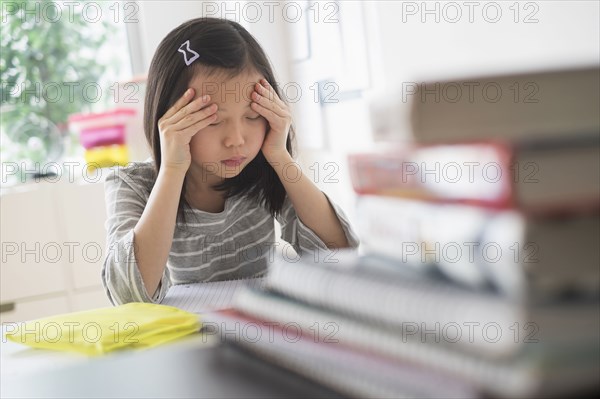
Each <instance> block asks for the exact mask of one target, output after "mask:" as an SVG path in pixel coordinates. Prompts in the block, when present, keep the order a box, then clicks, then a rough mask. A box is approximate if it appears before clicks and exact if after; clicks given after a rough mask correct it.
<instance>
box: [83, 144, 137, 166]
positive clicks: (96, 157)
mask: <svg viewBox="0 0 600 399" xmlns="http://www.w3.org/2000/svg"><path fill="white" fill-rule="evenodd" d="M84 156H85V161H86V162H87V164H88V165H87V166H88V169H91V170H94V169H97V168H105V167H108V166H115V165H121V166H126V165H127V163H128V162H129V151H128V149H127V145H125V144H121V145H108V146H102V147H95V148H90V149H89V150H86V151H85V154H84Z"/></svg>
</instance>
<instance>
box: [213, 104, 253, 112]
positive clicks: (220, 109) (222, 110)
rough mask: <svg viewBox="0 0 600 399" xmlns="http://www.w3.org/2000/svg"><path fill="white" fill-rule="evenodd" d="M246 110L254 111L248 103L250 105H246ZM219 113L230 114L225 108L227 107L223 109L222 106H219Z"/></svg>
mask: <svg viewBox="0 0 600 399" xmlns="http://www.w3.org/2000/svg"><path fill="white" fill-rule="evenodd" d="M246 108H250V109H252V107H251V106H250V103H248V104H247V105H246ZM217 112H224V113H228V111H227V108H225V107H222V106H219V109H218V110H217Z"/></svg>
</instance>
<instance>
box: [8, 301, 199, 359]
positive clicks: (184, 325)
mask: <svg viewBox="0 0 600 399" xmlns="http://www.w3.org/2000/svg"><path fill="white" fill-rule="evenodd" d="M200 326H201V324H200V320H199V318H198V315H196V314H194V313H190V312H186V311H184V310H181V309H178V308H175V307H172V306H166V305H158V304H153V303H141V302H133V303H128V304H125V305H120V306H115V307H108V308H100V309H94V310H88V311H83V312H75V313H67V314H63V315H58V316H53V317H48V318H43V319H37V320H31V321H28V322H23V323H14V324H9V325H6V326H5V327H6V328H5V331H6V334H5V336H6V338H7V339H9V340H11V341H13V342H17V343H21V344H24V345H28V346H31V347H33V348H44V349H53V350H59V351H68V352H79V353H83V354H86V355H101V354H104V353H108V352H111V351H114V350H117V349H123V348H135V349H143V348H150V347H153V346H156V345H159V344H161V343H164V342H168V341H172V340H174V339H177V338H180V337H183V336H185V335H188V334H191V333H194V332H197V331H199V330H200Z"/></svg>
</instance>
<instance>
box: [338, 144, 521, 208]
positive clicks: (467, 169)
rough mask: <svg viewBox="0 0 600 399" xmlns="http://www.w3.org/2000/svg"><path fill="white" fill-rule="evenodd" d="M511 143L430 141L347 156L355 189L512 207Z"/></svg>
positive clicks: (440, 200)
mask: <svg viewBox="0 0 600 399" xmlns="http://www.w3.org/2000/svg"><path fill="white" fill-rule="evenodd" d="M513 151H514V150H513V148H512V147H511V146H510V145H508V144H505V143H502V142H491V141H490V142H472V143H464V144H455V145H430V146H415V147H411V148H402V149H398V150H396V151H393V152H392V151H387V152H382V151H379V152H373V153H356V154H350V155H349V156H348V163H349V169H350V177H351V182H352V186H353V188H354V190H355V191H356V192H357V193H358V194H374V195H384V196H390V197H399V198H412V199H422V200H427V201H432V202H451V203H466V204H474V205H479V206H485V207H490V208H494V209H498V208H499V209H504V208H510V207H513V206H515V205H516V204H514V198H516V195H515V193H514V189H515V186H513V184H512V171H511V160H512V159H513V156H514V155H513Z"/></svg>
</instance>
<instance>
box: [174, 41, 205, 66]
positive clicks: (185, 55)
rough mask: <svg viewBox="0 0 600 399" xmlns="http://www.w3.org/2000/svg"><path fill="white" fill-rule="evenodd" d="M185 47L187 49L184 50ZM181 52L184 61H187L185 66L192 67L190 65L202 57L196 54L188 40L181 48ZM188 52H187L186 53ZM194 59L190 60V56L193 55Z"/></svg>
mask: <svg viewBox="0 0 600 399" xmlns="http://www.w3.org/2000/svg"><path fill="white" fill-rule="evenodd" d="M183 46H185V47H186V49H185V50H184V49H183ZM177 51H179V52H180V53H181V54H183V59H184V61H185V65H187V66H190V64H191V63H192V62H194V61H196V60H197V59H198V57H200V54H198V53H197V52H195V51H194V50H192V49H191V48H190V41H189V40H187V41H185V42H184V43H183V44H182V45H181V46H179V50H177ZM186 51H187V52H186ZM192 54H193V56H192V58H190V59H188V56H189V55H192Z"/></svg>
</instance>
